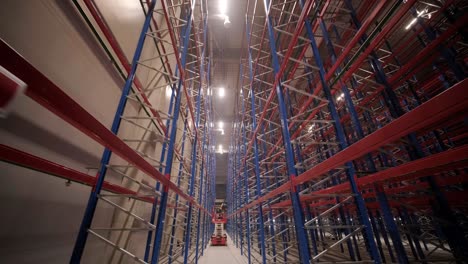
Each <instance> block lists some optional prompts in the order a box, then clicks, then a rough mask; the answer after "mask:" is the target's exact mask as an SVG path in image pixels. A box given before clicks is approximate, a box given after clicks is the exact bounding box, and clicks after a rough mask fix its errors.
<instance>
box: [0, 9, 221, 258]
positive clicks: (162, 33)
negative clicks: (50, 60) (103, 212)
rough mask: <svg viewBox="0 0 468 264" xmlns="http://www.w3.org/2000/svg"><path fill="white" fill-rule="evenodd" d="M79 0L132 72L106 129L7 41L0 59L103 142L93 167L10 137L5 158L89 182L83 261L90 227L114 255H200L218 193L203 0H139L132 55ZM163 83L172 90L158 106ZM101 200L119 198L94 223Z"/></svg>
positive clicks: (34, 93)
mask: <svg viewBox="0 0 468 264" xmlns="http://www.w3.org/2000/svg"><path fill="white" fill-rule="evenodd" d="M83 2H84V5H85V6H86V8H87V10H88V11H89V13H90V14H91V15H92V18H90V17H85V21H86V22H87V23H88V25H89V26H91V27H92V23H91V22H90V21H91V20H94V22H95V23H96V24H97V25H98V27H99V30H100V32H102V33H103V35H104V38H105V39H106V41H107V43H109V46H110V47H107V46H103V48H104V49H105V51H106V53H107V54H108V55H109V56H110V57H111V59H112V60H113V61H114V62H115V66H116V69H117V70H118V71H119V72H120V73H121V74H122V75H123V76H125V79H126V82H125V86H124V87H123V90H122V96H121V98H120V101H119V104H118V107H117V111H116V114H115V117H114V122H113V123H112V127H111V128H110V129H107V128H106V127H105V126H104V125H102V124H101V123H100V122H99V121H98V120H96V119H95V118H94V117H93V116H92V115H90V114H89V113H88V112H86V110H85V109H83V108H82V107H81V106H80V105H79V104H78V103H77V102H75V101H74V100H73V99H72V98H70V97H69V96H67V95H66V94H65V93H63V92H62V91H61V90H60V88H59V87H57V86H56V85H55V84H53V83H52V82H51V81H50V80H48V79H47V77H46V76H44V75H42V74H41V73H40V72H39V71H38V70H36V69H35V68H34V67H33V66H32V65H31V64H29V63H28V62H27V61H26V60H24V59H23V58H22V57H21V56H20V55H19V54H17V53H16V52H15V51H14V50H13V49H12V48H11V47H9V46H8V45H7V44H6V43H4V42H3V41H2V42H1V43H0V44H1V45H0V48H1V50H2V54H3V55H4V56H3V55H2V59H1V63H2V65H4V66H5V68H7V69H8V70H9V71H11V72H12V73H14V74H15V75H16V76H18V77H20V78H21V79H23V80H25V81H26V82H27V83H28V85H29V89H28V91H27V93H26V95H27V96H29V97H30V98H32V99H33V100H35V101H36V102H38V103H39V104H41V105H43V106H44V107H45V108H47V109H48V110H50V111H51V112H53V113H55V114H57V115H58V116H59V117H61V118H62V119H63V120H64V121H66V122H68V123H70V124H71V125H73V126H75V127H76V128H77V129H79V130H80V131H82V132H83V133H85V134H87V135H88V136H90V137H91V138H92V139H94V140H95V141H96V142H98V143H99V144H101V145H103V146H104V147H105V151H104V153H103V156H102V159H101V164H99V168H98V170H97V171H98V172H97V175H96V177H93V176H90V175H86V174H83V173H80V172H78V171H75V170H73V169H70V168H66V167H64V166H61V165H59V164H56V163H53V162H50V161H47V160H44V159H41V158H40V157H36V156H33V155H30V154H28V153H24V152H22V151H20V150H15V149H12V148H10V147H8V146H2V155H1V156H2V160H3V161H7V162H10V163H14V164H18V165H21V166H25V167H28V168H31V169H35V170H39V171H41V172H45V173H48V174H51V175H55V176H59V177H62V178H65V179H67V180H71V181H75V182H80V183H83V184H87V185H90V186H92V191H91V194H90V199H89V201H88V205H87V208H86V212H85V215H84V217H83V221H82V224H81V227H80V230H79V234H78V238H77V241H76V244H75V248H74V250H73V254H72V256H71V260H70V263H80V261H81V258H82V255H83V254H84V253H85V248H86V242H87V239H88V234H91V235H92V236H93V237H95V238H97V239H99V240H101V241H103V242H104V243H106V244H107V245H108V246H109V247H108V250H107V252H105V254H106V257H107V258H108V260H109V261H111V262H122V261H123V262H125V263H127V262H128V261H133V262H137V263H174V262H183V263H197V261H198V258H199V257H200V256H201V255H202V254H203V250H204V248H205V247H206V246H207V244H208V241H209V236H210V235H211V232H212V231H213V225H212V223H211V212H212V210H213V208H214V201H215V197H216V196H215V181H214V172H215V166H216V165H215V158H214V150H213V149H212V148H211V147H210V146H212V145H214V135H213V133H212V131H211V128H210V126H208V125H207V124H209V123H210V122H213V115H212V110H213V109H212V103H211V96H209V93H208V92H207V91H208V89H209V79H210V78H209V75H210V68H209V65H210V57H211V55H210V54H209V52H208V49H207V48H206V47H207V46H208V45H205V43H207V32H208V30H207V18H208V13H207V6H206V1H205V0H202V1H200V2H197V1H186V0H181V1H156V0H152V1H141V5H142V9H143V11H144V14H145V20H144V23H143V25H142V30H141V34H140V37H139V40H138V43H137V47H136V51H135V54H134V56H133V59H132V61H131V63H129V61H128V59H127V58H126V57H125V55H124V53H123V51H122V49H121V48H120V46H119V44H118V42H117V40H116V38H115V37H114V35H113V33H112V31H111V30H110V28H109V26H108V25H107V23H106V21H105V20H104V17H103V16H102V15H101V13H100V11H99V9H98V6H97V5H96V4H95V3H94V1H92V0H84V1H83ZM75 5H76V6H77V8H78V9H79V11H80V13H81V14H82V15H85V12H83V8H84V6H80V4H79V3H78V2H77V1H75ZM91 29H92V31H93V32H94V33H95V36H96V38H97V39H98V40H99V42H100V43H101V44H103V45H105V44H104V42H103V41H102V38H101V36H100V35H99V34H97V30H96V29H94V28H91ZM110 51H112V52H110ZM112 54H116V55H117V60H116V59H114V58H112V56H113V55H112ZM145 77H147V79H148V81H147V83H143V82H142V81H140V80H142V79H144V78H145ZM166 90H169V91H170V92H171V97H170V100H169V102H167V103H165V104H162V106H160V105H161V104H160V103H159V102H162V101H164V100H161V97H162V96H164V93H165V91H166ZM155 101H156V102H158V103H156V104H154V102H155ZM152 102H153V103H152ZM166 107H167V109H164V108H166ZM122 121H123V122H122ZM121 127H125V130H123V132H122V129H119V128H121ZM112 154H116V155H117V156H118V157H117V156H116V155H112ZM176 164H177V165H178V166H175V165H176ZM105 179H111V182H108V181H105ZM114 182H119V184H115V183H114ZM142 202H143V204H142ZM98 203H105V204H107V205H108V206H110V207H112V208H114V211H115V217H114V219H113V222H112V223H110V226H104V227H101V226H93V225H92V222H93V217H94V214H95V211H96V210H99V207H98ZM147 203H150V204H151V206H147V205H146V206H145V204H147ZM138 232H140V233H141V232H143V233H144V234H147V243H146V246H145V245H144V244H143V243H141V239H140V241H135V238H134V237H135V235H134V234H135V233H138ZM132 250H133V251H132ZM93 254H95V253H93ZM103 254H104V253H103Z"/></svg>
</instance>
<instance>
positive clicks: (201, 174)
mask: <svg viewBox="0 0 468 264" xmlns="http://www.w3.org/2000/svg"><path fill="white" fill-rule="evenodd" d="M199 97H201V95H199ZM206 124H207V123H206V122H205V126H204V129H203V130H204V133H203V144H202V146H203V148H202V157H203V156H204V155H205V147H206V146H205V141H206V132H207V126H206ZM204 165H205V163H204V162H203V161H202V164H201V169H200V187H199V191H198V203H199V204H201V203H202V190H203V180H204V178H205V176H204V173H205V172H204ZM197 210H198V221H197V241H196V246H195V264H197V263H198V247H199V240H200V217H201V214H202V210H201V209H197Z"/></svg>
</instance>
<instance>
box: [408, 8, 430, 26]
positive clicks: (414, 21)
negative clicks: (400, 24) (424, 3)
mask: <svg viewBox="0 0 468 264" xmlns="http://www.w3.org/2000/svg"><path fill="white" fill-rule="evenodd" d="M427 12H428V10H427V9H424V10H423V11H421V12H419V11H417V10H416V13H418V17H421V16H423V15H425V14H427ZM418 17H416V18H414V19H413V20H411V22H409V24H408V25H407V26H406V27H405V29H406V30H408V29H410V28H411V27H412V26H413V25H414V23H416V21H418ZM428 18H431V14H429V15H428Z"/></svg>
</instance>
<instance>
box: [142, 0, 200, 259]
mask: <svg viewBox="0 0 468 264" xmlns="http://www.w3.org/2000/svg"><path fill="white" fill-rule="evenodd" d="M194 3H195V1H194ZM150 13H152V12H150ZM187 17H188V18H187V20H186V21H188V24H187V25H186V26H185V28H184V29H185V31H184V37H183V40H184V43H183V51H182V54H181V64H182V65H181V66H182V67H181V68H185V62H186V55H187V50H188V46H189V40H190V31H191V28H192V27H191V26H192V23H191V21H192V11H191V10H190V11H189V14H188V16H187ZM181 75H182V73H181ZM182 81H183V80H182V79H180V80H179V82H178V85H177V93H176V101H175V107H174V115H173V117H172V124H171V130H170V131H171V132H170V139H169V147H168V151H167V164H166V167H165V170H164V176H165V177H167V178H170V177H171V171H172V161H173V157H174V147H175V143H176V134H177V121H178V119H179V114H180V103H181V100H182V93H181V90H182V89H181V88H182V85H183V84H182ZM168 191H169V189H168V187H167V186H164V188H163V192H162V194H161V202H160V206H159V212H158V219H157V224H156V233H155V236H154V242H153V254H152V258H151V264H156V263H158V261H159V250H160V248H161V242H162V234H163V231H164V218H165V217H166V208H167V199H168V195H169V192H168Z"/></svg>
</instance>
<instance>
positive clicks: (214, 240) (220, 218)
mask: <svg viewBox="0 0 468 264" xmlns="http://www.w3.org/2000/svg"><path fill="white" fill-rule="evenodd" d="M211 221H212V222H213V224H215V231H214V234H213V235H211V245H212V246H227V235H226V232H225V231H224V224H226V222H227V218H226V214H225V213H224V210H223V207H222V206H220V207H219V208H217V209H216V211H215V213H214V214H213V218H212V219H211Z"/></svg>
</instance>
